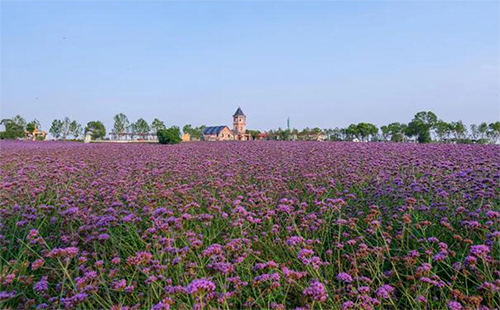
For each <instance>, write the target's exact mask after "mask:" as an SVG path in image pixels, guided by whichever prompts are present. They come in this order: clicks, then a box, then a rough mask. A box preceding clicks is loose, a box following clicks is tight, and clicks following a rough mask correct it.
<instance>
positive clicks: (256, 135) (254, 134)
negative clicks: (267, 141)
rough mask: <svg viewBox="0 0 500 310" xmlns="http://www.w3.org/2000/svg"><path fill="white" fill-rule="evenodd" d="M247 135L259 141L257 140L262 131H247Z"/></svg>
mask: <svg viewBox="0 0 500 310" xmlns="http://www.w3.org/2000/svg"><path fill="white" fill-rule="evenodd" d="M246 133H247V134H249V135H250V136H251V137H252V140H257V138H258V136H259V134H260V131H258V130H250V129H247V131H246Z"/></svg>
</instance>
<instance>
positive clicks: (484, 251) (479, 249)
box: [470, 244, 490, 257]
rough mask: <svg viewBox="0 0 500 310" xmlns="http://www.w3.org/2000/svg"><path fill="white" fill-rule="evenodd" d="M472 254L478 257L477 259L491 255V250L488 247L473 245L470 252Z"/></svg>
mask: <svg viewBox="0 0 500 310" xmlns="http://www.w3.org/2000/svg"><path fill="white" fill-rule="evenodd" d="M470 252H471V254H474V255H476V256H477V257H485V256H486V255H488V253H490V248H489V247H488V246H487V245H483V244H480V245H473V246H472V247H471V250H470Z"/></svg>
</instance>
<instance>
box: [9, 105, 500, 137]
mask: <svg viewBox="0 0 500 310" xmlns="http://www.w3.org/2000/svg"><path fill="white" fill-rule="evenodd" d="M0 124H1V125H4V127H5V130H4V131H2V132H0V138H1V139H18V138H23V137H24V135H25V132H33V131H34V130H36V129H38V130H42V126H41V124H40V122H39V121H38V120H36V119H35V120H32V121H30V122H27V121H26V120H25V119H24V118H23V117H22V116H20V115H17V116H15V117H13V118H11V119H3V120H1V121H0ZM204 128H205V126H204V125H201V126H192V125H191V124H187V125H184V126H183V127H182V133H187V134H189V135H190V137H191V138H192V139H194V140H200V139H201V138H202V131H203V129H204ZM163 130H169V134H168V136H170V137H172V136H175V135H179V136H180V134H181V130H180V128H179V127H177V126H171V127H170V128H168V129H167V126H166V125H165V123H164V122H163V121H161V120H159V119H158V118H155V119H154V120H153V121H152V122H151V124H149V123H148V122H147V121H146V120H145V119H143V118H139V119H137V120H136V121H135V122H131V121H130V120H129V118H128V117H127V116H126V115H125V114H123V113H119V114H116V115H115V116H114V117H113V128H112V129H111V132H110V134H112V135H115V136H116V137H123V136H125V137H129V138H131V139H134V138H137V137H144V136H145V135H148V134H154V135H157V134H158V132H160V131H163ZM48 131H49V133H50V134H51V136H52V137H53V138H54V139H56V140H69V139H72V140H79V139H82V138H83V136H84V135H87V134H88V135H90V136H91V138H92V139H93V140H98V139H104V138H105V137H106V134H107V131H106V127H105V126H104V124H103V122H101V121H99V120H95V121H90V122H88V123H87V124H86V125H85V127H83V126H82V125H81V124H80V123H78V122H77V121H76V120H71V119H70V118H69V117H65V118H64V119H55V120H53V121H52V123H51V126H50V128H49V129H48ZM247 133H249V134H250V135H251V136H252V138H253V139H266V140H330V141H371V142H378V141H392V142H419V143H429V142H442V143H497V142H498V140H499V139H500V122H493V123H486V122H483V123H480V124H471V125H470V126H466V125H465V124H464V123H463V122H462V121H460V120H459V121H452V122H446V121H444V120H442V119H439V118H438V117H437V116H436V114H434V113H433V112H431V111H422V112H418V113H417V114H415V116H414V117H413V119H412V120H411V121H410V122H409V123H400V122H393V123H390V124H387V125H383V126H380V127H377V126H376V125H374V124H372V123H367V122H361V123H357V124H350V125H349V126H347V127H345V128H342V127H335V128H324V129H321V128H318V127H316V128H304V129H302V130H298V129H281V128H278V129H271V130H269V131H267V132H265V133H262V132H261V131H258V130H247Z"/></svg>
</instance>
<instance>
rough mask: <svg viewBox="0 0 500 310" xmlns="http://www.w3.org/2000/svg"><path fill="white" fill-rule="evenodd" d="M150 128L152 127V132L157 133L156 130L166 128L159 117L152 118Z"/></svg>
mask: <svg viewBox="0 0 500 310" xmlns="http://www.w3.org/2000/svg"><path fill="white" fill-rule="evenodd" d="M151 128H152V129H153V132H154V133H157V132H158V130H161V129H166V128H167V127H165V123H163V122H162V121H160V120H159V119H157V118H155V119H154V120H153V123H151Z"/></svg>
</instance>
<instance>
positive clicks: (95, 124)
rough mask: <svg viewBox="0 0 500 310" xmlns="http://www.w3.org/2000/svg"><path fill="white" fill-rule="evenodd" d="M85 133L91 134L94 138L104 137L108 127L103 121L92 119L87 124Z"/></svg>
mask: <svg viewBox="0 0 500 310" xmlns="http://www.w3.org/2000/svg"><path fill="white" fill-rule="evenodd" d="M85 134H90V136H91V137H92V140H97V139H102V138H104V136H106V127H104V124H103V123H102V122H101V121H91V122H88V123H87V126H85Z"/></svg>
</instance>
